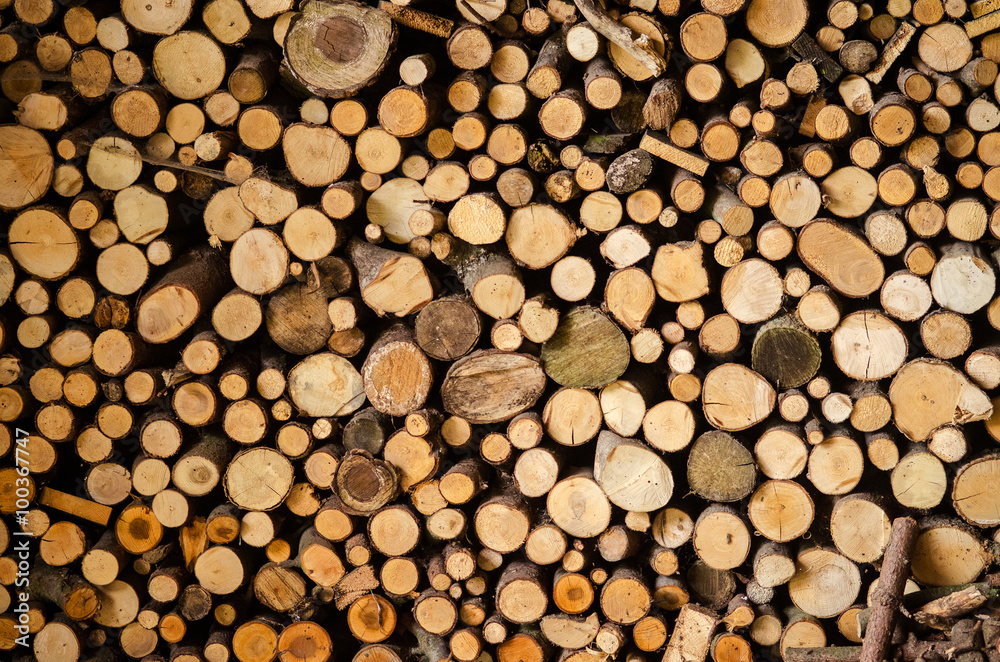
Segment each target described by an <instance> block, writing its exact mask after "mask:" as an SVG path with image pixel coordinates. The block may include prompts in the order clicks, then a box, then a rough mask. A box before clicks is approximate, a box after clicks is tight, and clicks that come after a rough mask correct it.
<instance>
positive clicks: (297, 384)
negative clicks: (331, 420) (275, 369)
mask: <svg viewBox="0 0 1000 662" xmlns="http://www.w3.org/2000/svg"><path fill="white" fill-rule="evenodd" d="M288 393H289V395H290V396H291V398H292V402H294V403H295V405H296V406H297V407H299V408H300V409H302V410H303V411H305V412H307V413H308V414H309V415H311V416H343V415H345V414H349V413H351V412H353V411H356V410H357V409H359V408H360V407H361V405H362V404H364V401H365V394H364V387H363V380H362V378H361V375H360V374H359V373H358V371H357V370H356V369H355V368H354V366H352V365H351V364H350V362H349V361H347V359H344V358H343V357H340V356H336V355H335V354H313V355H312V356H310V357H308V358H306V359H305V360H304V361H302V362H301V363H299V364H298V365H296V366H295V367H293V368H292V369H291V370H289V371H288Z"/></svg>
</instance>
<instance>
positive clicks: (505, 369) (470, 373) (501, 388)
mask: <svg viewBox="0 0 1000 662" xmlns="http://www.w3.org/2000/svg"><path fill="white" fill-rule="evenodd" d="M544 388H545V373H543V372H542V369H541V367H540V366H539V364H538V361H537V359H535V358H533V357H531V356H527V355H524V354H509V353H506V352H498V351H490V350H486V351H481V352H474V353H473V354H471V355H469V356H467V357H465V358H464V359H461V360H459V361H456V362H455V363H454V364H453V365H452V367H451V369H449V370H448V374H446V375H445V378H444V382H443V384H442V387H441V398H442V400H443V402H444V408H445V410H446V411H447V412H448V413H450V414H454V415H456V416H461V417H462V418H464V419H466V420H468V421H472V422H477V423H496V422H499V421H506V420H508V419H511V418H513V417H514V416H516V415H518V414H520V413H521V412H523V411H525V410H526V409H528V408H529V407H531V406H532V405H534V404H535V402H536V401H537V400H538V398H539V397H540V396H541V394H542V391H543V390H544Z"/></svg>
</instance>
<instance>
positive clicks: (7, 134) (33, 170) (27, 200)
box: [0, 124, 54, 210]
mask: <svg viewBox="0 0 1000 662" xmlns="http://www.w3.org/2000/svg"><path fill="white" fill-rule="evenodd" d="M0 147H2V149H0V153H2V154H3V156H2V157H0V181H4V182H7V184H6V185H5V186H4V187H3V193H2V195H0V209H5V210H11V209H20V208H21V207H26V206H28V205H30V204H34V203H35V202H37V201H38V200H40V199H41V198H42V196H43V195H45V193H46V192H47V191H48V190H49V186H50V185H51V184H52V177H53V173H54V162H53V159H52V148H51V147H49V143H48V141H46V140H45V138H44V137H43V136H42V134H41V133H39V132H38V131H35V130H34V129H29V128H27V127H23V126H18V125H16V124H5V125H3V126H0Z"/></svg>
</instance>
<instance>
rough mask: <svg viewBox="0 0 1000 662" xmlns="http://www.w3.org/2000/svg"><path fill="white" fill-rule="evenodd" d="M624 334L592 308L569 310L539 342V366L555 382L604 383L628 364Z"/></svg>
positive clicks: (572, 384)
mask: <svg viewBox="0 0 1000 662" xmlns="http://www.w3.org/2000/svg"><path fill="white" fill-rule="evenodd" d="M629 357H630V350H629V345H628V341H627V340H626V339H625V334H623V333H622V331H621V329H619V328H618V326H617V325H616V324H615V323H614V322H612V321H611V320H609V319H608V318H607V317H605V316H604V315H602V314H601V313H600V312H598V311H597V310H596V309H594V308H587V307H580V308H575V309H573V310H571V311H570V312H569V313H567V314H566V315H563V316H562V317H561V318H560V320H559V326H558V327H557V328H556V332H555V334H553V336H552V337H551V338H549V340H548V341H547V342H546V343H545V344H544V345H543V346H542V354H541V360H542V367H543V368H544V369H545V374H547V375H548V376H549V377H551V378H552V380H553V381H555V382H556V383H557V384H561V385H563V386H570V387H577V388H596V387H598V386H604V385H605V384H609V383H611V382H613V381H614V380H616V379H618V378H619V377H621V375H622V374H623V373H624V372H625V369H626V368H628V364H629Z"/></svg>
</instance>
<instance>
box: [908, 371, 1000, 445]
mask: <svg viewBox="0 0 1000 662" xmlns="http://www.w3.org/2000/svg"><path fill="white" fill-rule="evenodd" d="M889 400H890V402H892V411H893V420H894V421H895V423H896V426H897V427H898V428H899V430H900V431H901V432H902V433H903V434H905V435H906V436H907V438H909V439H911V440H912V441H924V440H925V439H927V438H928V437H929V436H930V434H931V433H932V432H933V431H934V430H936V429H937V428H939V427H941V426H943V425H954V424H960V423H967V422H971V421H981V420H985V419H987V418H989V417H990V416H991V415H992V413H993V404H992V403H991V402H990V399H989V398H988V397H987V395H986V394H985V393H984V392H983V391H981V390H980V389H979V387H978V386H976V385H975V384H973V383H972V382H971V381H969V379H968V378H967V377H966V376H965V375H964V374H962V373H961V372H959V371H958V370H956V369H955V368H953V367H951V365H950V364H947V363H944V362H943V361H936V360H932V359H916V360H914V361H911V362H909V363H907V364H906V365H905V366H903V367H902V368H900V370H899V372H898V373H896V376H895V377H894V378H893V380H892V384H891V385H890V386H889Z"/></svg>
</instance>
